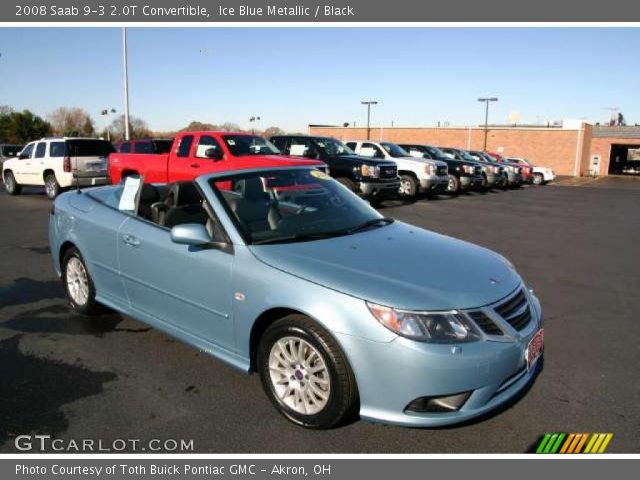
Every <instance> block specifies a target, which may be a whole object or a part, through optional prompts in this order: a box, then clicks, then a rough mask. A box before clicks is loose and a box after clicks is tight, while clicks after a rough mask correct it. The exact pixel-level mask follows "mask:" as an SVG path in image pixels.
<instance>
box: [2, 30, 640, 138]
mask: <svg viewBox="0 0 640 480" xmlns="http://www.w3.org/2000/svg"><path fill="white" fill-rule="evenodd" d="M121 35H122V34H121V29H120V28H0V54H1V56H0V105H10V106H12V107H14V108H15V109H24V108H28V109H30V110H32V111H34V112H36V113H38V114H40V115H43V116H44V115H46V114H47V113H49V112H51V111H52V110H53V109H55V108H56V107H58V106H61V105H64V106H69V107H71V106H78V107H82V108H84V109H85V110H87V111H88V112H89V113H90V114H91V115H92V116H93V117H94V119H96V121H97V122H96V123H97V126H98V127H102V126H103V125H104V124H105V123H107V122H106V119H105V118H101V117H100V115H99V112H100V110H101V109H103V108H115V109H116V110H117V111H118V112H122V111H123V108H124V107H123V79H122V71H123V69H122V45H121ZM128 35H129V37H128V39H129V95H130V111H131V114H132V115H135V116H138V117H141V118H143V119H144V120H146V121H147V123H148V124H149V126H150V127H151V128H152V129H153V130H156V131H167V130H174V129H178V128H182V127H184V126H186V125H187V124H188V123H189V122H190V121H192V120H197V121H201V122H209V123H222V122H224V121H232V122H236V123H238V124H240V125H241V126H242V127H244V128H249V123H248V119H249V117H251V116H254V115H258V116H260V117H261V118H262V124H261V125H260V127H261V128H266V127H268V126H272V125H275V126H279V127H281V128H283V129H285V130H289V131H295V130H298V131H305V130H306V126H307V125H308V124H309V123H324V124H341V123H343V122H350V123H353V122H354V121H355V122H356V123H357V125H364V124H365V123H366V109H365V107H364V106H362V105H360V101H361V100H377V101H379V102H380V103H379V105H377V106H374V107H373V108H372V124H373V125H381V124H382V125H384V126H390V125H391V122H392V121H393V122H394V123H395V125H396V126H418V125H434V124H436V123H437V122H438V121H441V122H447V121H448V122H450V124H451V125H476V124H479V123H482V122H483V121H484V107H483V106H482V105H481V104H480V103H478V101H477V98H478V96H486V95H489V96H496V97H499V101H498V102H497V103H496V104H492V106H491V112H490V122H495V123H505V122H507V121H508V117H509V116H510V114H512V113H513V112H519V115H520V118H521V120H520V121H521V123H538V122H545V121H548V120H561V119H569V118H571V119H576V118H584V119H586V120H588V121H591V122H594V123H595V122H605V121H606V120H607V119H608V118H609V117H610V111H609V110H606V108H608V107H618V108H620V110H621V111H622V113H623V114H624V115H625V118H626V119H627V122H628V123H634V122H639V123H640V95H638V92H639V91H640V88H639V87H640V63H638V62H637V61H636V60H637V48H638V45H640V29H637V28H619V29H604V28H547V29H543V28H535V29H525V28H130V29H128Z"/></svg>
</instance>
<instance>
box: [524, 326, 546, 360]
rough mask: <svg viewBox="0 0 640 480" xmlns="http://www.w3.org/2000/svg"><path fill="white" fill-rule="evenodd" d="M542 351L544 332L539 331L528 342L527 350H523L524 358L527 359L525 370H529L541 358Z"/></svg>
mask: <svg viewBox="0 0 640 480" xmlns="http://www.w3.org/2000/svg"><path fill="white" fill-rule="evenodd" d="M543 351H544V330H543V329H540V330H539V331H538V333H536V334H535V335H534V336H533V338H532V339H531V341H530V342H529V345H527V349H526V350H525V357H526V358H527V370H531V368H532V367H533V366H534V365H535V364H536V362H537V361H538V359H539V358H540V357H541V356H542V352H543Z"/></svg>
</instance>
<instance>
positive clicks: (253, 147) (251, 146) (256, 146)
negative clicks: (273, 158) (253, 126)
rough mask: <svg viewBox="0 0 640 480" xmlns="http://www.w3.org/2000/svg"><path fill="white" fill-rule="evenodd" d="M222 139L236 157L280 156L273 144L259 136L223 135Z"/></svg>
mask: <svg viewBox="0 0 640 480" xmlns="http://www.w3.org/2000/svg"><path fill="white" fill-rule="evenodd" d="M222 139H223V140H224V143H226V144H227V148H229V151H230V152H231V155H233V156H234V157H245V156H247V155H279V154H280V150H278V149H277V148H276V146H275V145H274V144H273V143H271V142H270V141H269V140H266V139H264V138H262V137H258V136H257V135H223V136H222Z"/></svg>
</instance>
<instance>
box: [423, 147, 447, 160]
mask: <svg viewBox="0 0 640 480" xmlns="http://www.w3.org/2000/svg"><path fill="white" fill-rule="evenodd" d="M423 148H424V149H425V150H426V151H427V152H428V153H429V155H430V156H431V158H434V159H436V160H438V159H442V158H449V157H447V154H446V153H444V152H443V151H442V150H440V149H439V148H438V147H433V146H431V145H425V146H424V147H423Z"/></svg>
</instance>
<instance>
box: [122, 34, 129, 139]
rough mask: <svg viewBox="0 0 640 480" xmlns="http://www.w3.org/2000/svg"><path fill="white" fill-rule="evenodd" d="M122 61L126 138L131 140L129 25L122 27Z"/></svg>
mask: <svg viewBox="0 0 640 480" xmlns="http://www.w3.org/2000/svg"><path fill="white" fill-rule="evenodd" d="M122 61H123V62H124V139H125V140H129V72H128V66H127V63H128V62H127V27H122Z"/></svg>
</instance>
